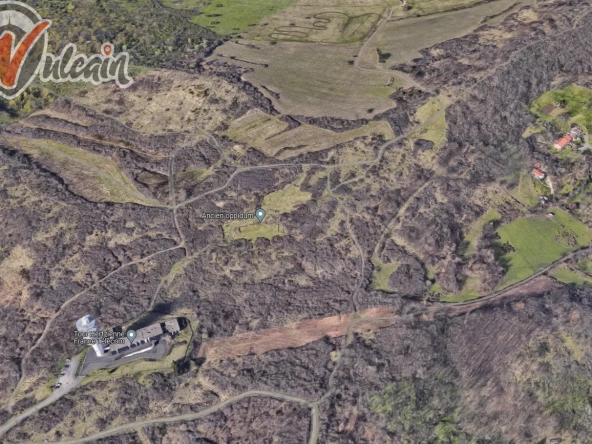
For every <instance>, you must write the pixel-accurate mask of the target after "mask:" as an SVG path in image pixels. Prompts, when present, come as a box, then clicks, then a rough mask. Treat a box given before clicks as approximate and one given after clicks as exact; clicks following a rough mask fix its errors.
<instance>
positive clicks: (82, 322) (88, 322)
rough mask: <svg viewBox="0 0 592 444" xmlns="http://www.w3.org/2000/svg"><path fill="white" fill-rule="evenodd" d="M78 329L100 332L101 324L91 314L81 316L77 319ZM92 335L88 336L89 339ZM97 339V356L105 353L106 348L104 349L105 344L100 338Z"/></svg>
mask: <svg viewBox="0 0 592 444" xmlns="http://www.w3.org/2000/svg"><path fill="white" fill-rule="evenodd" d="M76 329H77V330H78V331H79V332H80V333H87V332H97V333H98V332H99V331H100V330H99V326H98V325H97V321H96V320H95V318H93V317H92V316H91V315H86V316H83V317H81V318H80V319H78V320H77V321H76ZM90 338H91V337H90V336H89V337H87V339H90ZM95 339H97V343H96V344H93V346H92V347H93V348H94V350H95V354H96V355H97V356H103V355H104V354H105V350H103V346H102V345H101V344H99V343H98V341H99V338H98V337H96V338H95Z"/></svg>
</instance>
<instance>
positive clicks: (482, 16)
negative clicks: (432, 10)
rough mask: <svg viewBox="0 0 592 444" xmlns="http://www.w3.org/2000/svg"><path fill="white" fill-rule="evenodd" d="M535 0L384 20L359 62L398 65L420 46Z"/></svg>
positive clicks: (466, 30) (414, 54)
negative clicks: (386, 21) (385, 21)
mask: <svg viewBox="0 0 592 444" xmlns="http://www.w3.org/2000/svg"><path fill="white" fill-rule="evenodd" d="M532 2H533V0H520V1H516V0H497V1H493V2H488V3H483V4H480V5H477V6H474V7H471V8H465V9H461V10H458V11H451V12H444V13H441V14H433V15H427V16H423V17H415V18H407V19H402V20H401V19H396V20H391V21H389V22H388V23H385V24H384V26H382V27H381V28H380V31H379V32H378V33H377V34H376V35H375V36H374V38H373V39H372V41H371V44H370V45H369V47H368V48H367V50H366V51H365V52H364V54H363V56H362V59H361V60H360V64H361V66H363V67H368V68H372V67H377V66H379V65H381V64H383V63H380V62H381V61H382V62H384V63H388V64H389V66H392V65H398V64H400V63H404V62H407V61H409V60H412V59H415V58H418V57H421V54H420V52H419V51H420V50H422V49H425V48H429V47H430V46H433V45H436V44H438V43H441V42H444V41H446V40H451V39H454V38H458V37H461V36H463V35H465V34H467V33H469V32H471V31H472V30H474V29H476V28H477V27H479V26H481V25H484V24H491V23H492V21H500V20H502V19H503V18H504V17H506V16H507V15H508V14H510V13H512V12H515V11H516V10H518V9H519V7H520V6H524V5H527V4H532Z"/></svg>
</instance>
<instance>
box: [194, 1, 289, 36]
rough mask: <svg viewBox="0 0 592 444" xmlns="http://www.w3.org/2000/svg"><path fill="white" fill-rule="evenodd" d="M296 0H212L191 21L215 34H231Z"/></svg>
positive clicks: (246, 27) (244, 28)
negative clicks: (251, 0) (253, 0)
mask: <svg viewBox="0 0 592 444" xmlns="http://www.w3.org/2000/svg"><path fill="white" fill-rule="evenodd" d="M296 1H297V0H258V1H257V2H250V1H245V0H214V1H212V2H211V3H210V4H209V5H208V6H206V7H205V8H204V9H202V11H201V14H199V15H197V16H195V17H194V18H193V19H192V20H191V21H192V22H193V23H195V24H197V25H200V26H204V27H207V28H210V29H211V30H212V31H214V32H216V33H217V34H223V35H231V34H235V33H238V32H241V31H244V30H246V29H248V27H249V26H251V25H256V24H257V23H258V22H259V21H260V20H261V19H263V18H265V17H267V16H269V15H272V14H275V13H276V12H278V11H281V10H282V9H284V8H286V7H288V6H290V5H292V4H293V3H296Z"/></svg>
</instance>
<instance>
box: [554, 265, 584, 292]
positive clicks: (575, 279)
mask: <svg viewBox="0 0 592 444" xmlns="http://www.w3.org/2000/svg"><path fill="white" fill-rule="evenodd" d="M549 275H550V276H553V277H554V278H555V279H557V280H558V281H559V282H563V283H564V284H568V285H573V286H574V287H583V286H584V285H592V278H591V277H589V276H587V275H585V274H584V273H582V272H580V271H577V270H574V269H572V268H570V267H568V266H567V265H565V264H561V265H559V266H558V267H556V268H554V269H553V270H552V271H551V272H550V273H549Z"/></svg>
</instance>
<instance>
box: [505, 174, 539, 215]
mask: <svg viewBox="0 0 592 444" xmlns="http://www.w3.org/2000/svg"><path fill="white" fill-rule="evenodd" d="M534 181H535V179H533V177H532V176H531V175H530V174H523V175H521V176H520V182H519V184H518V186H517V187H516V188H515V189H513V190H512V191H511V192H510V194H511V195H512V197H514V198H515V199H516V200H517V201H518V202H520V203H521V204H522V205H524V206H525V207H527V208H532V207H534V206H536V205H538V203H539V194H538V193H537V191H536V189H535V183H534Z"/></svg>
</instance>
